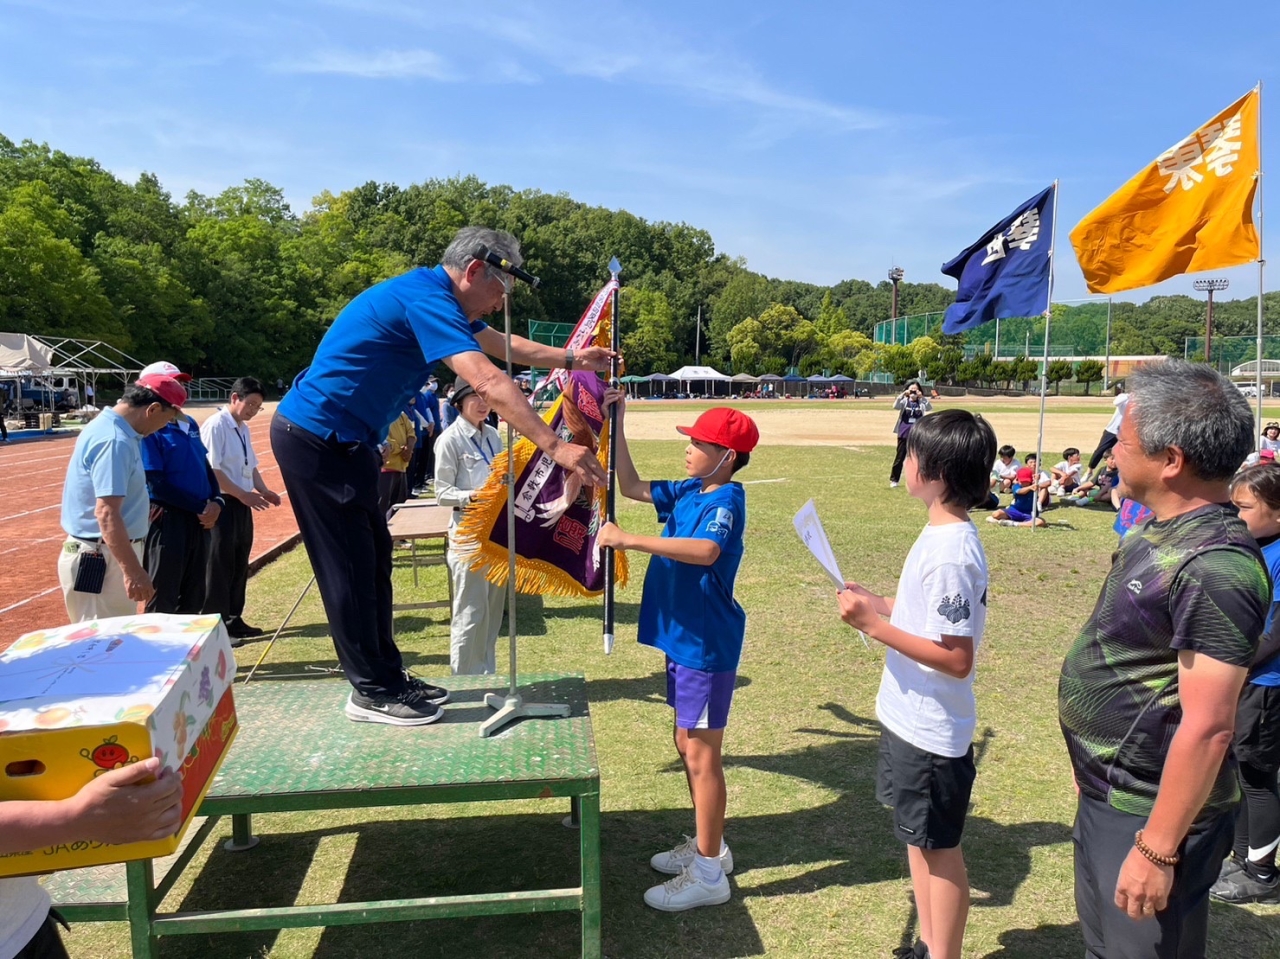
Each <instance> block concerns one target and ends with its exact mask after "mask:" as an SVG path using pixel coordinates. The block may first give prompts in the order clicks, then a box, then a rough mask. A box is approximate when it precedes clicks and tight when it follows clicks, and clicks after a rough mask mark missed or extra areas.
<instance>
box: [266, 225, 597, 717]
mask: <svg viewBox="0 0 1280 959" xmlns="http://www.w3.org/2000/svg"><path fill="white" fill-rule="evenodd" d="M481 246H485V247H488V248H489V249H490V250H491V251H493V252H494V253H496V254H498V255H499V256H501V257H503V258H505V259H506V260H508V261H510V262H511V263H514V264H517V265H518V264H519V263H520V262H521V257H520V247H519V244H518V243H517V242H516V239H515V237H513V236H511V234H509V233H503V232H499V231H497V230H489V229H485V228H483V227H464V228H463V229H461V230H459V231H458V233H457V235H456V236H455V237H454V239H453V242H451V243H450V244H449V246H448V248H447V249H446V250H445V251H444V256H443V257H442V258H441V264H440V265H439V266H437V267H436V268H434V269H427V268H425V267H423V268H419V269H416V270H411V271H410V272H408V273H405V274H403V275H401V276H397V277H394V278H392V279H390V280H386V281H384V282H382V283H379V284H378V285H377V286H373V287H371V288H369V289H367V290H365V291H364V292H363V293H361V294H360V295H359V296H357V297H356V298H355V299H354V300H352V301H351V302H350V303H349V304H347V306H346V308H345V309H343V311H342V312H341V313H340V314H338V317H337V319H335V320H334V321H333V325H332V326H330V327H329V331H328V332H327V333H326V334H325V336H324V339H323V340H321V342H320V346H319V348H318V349H317V350H316V355H315V358H314V359H313V360H312V363H311V366H310V367H309V368H308V369H305V370H303V371H302V372H301V373H299V374H298V376H297V378H296V379H295V380H294V383H293V389H291V390H289V392H288V393H287V394H285V397H284V399H283V400H282V401H281V403H280V406H279V408H278V410H277V412H276V416H275V419H274V420H273V421H272V423H271V448H272V450H273V452H274V453H275V457H276V462H277V463H279V465H280V474H281V476H282V477H283V479H284V485H285V489H287V490H288V492H289V501H290V503H292V505H293V511H294V515H295V516H296V517H297V520H298V529H299V530H300V531H301V533H302V541H303V543H304V544H306V547H307V554H308V556H309V557H310V559H311V565H312V568H313V569H314V570H315V574H316V583H317V585H318V586H319V588H320V596H321V599H322V600H323V601H324V608H325V613H326V615H327V616H328V619H329V629H330V631H331V632H332V634H333V643H334V647H335V648H336V650H337V654H338V662H339V663H341V665H342V669H343V672H344V673H345V674H346V676H347V679H348V680H349V681H350V683H351V685H352V687H353V688H352V692H351V698H350V700H349V701H348V702H347V706H346V714H347V716H348V718H350V719H352V720H354V721H357V722H379V723H389V724H391V725H397V726H421V725H425V724H427V723H432V722H435V721H436V720H438V719H439V718H440V717H441V715H442V713H441V710H440V704H441V703H444V702H446V701H447V700H448V698H449V694H448V692H447V691H446V690H444V689H441V688H440V687H438V686H431V685H430V684H428V683H424V682H423V681H422V680H420V679H418V678H416V677H413V676H410V675H409V674H408V673H407V672H406V671H405V669H404V666H403V664H402V662H401V658H400V650H399V649H398V648H397V647H396V644H395V640H394V639H393V638H392V632H391V606H392V599H391V536H390V534H389V533H388V532H387V523H386V517H385V516H384V515H383V514H382V513H381V512H380V511H379V510H378V472H379V469H380V462H379V456H378V443H379V441H380V440H381V438H382V436H383V435H384V434H385V433H386V431H387V427H388V426H390V424H391V422H392V421H393V420H394V419H396V417H398V416H399V415H400V410H401V408H402V407H403V406H404V404H405V401H406V400H407V399H408V398H409V396H410V395H411V394H413V393H414V392H416V391H417V390H418V389H419V388H420V387H421V386H422V384H423V383H425V382H427V377H428V376H429V375H430V374H431V372H432V370H433V369H434V368H435V366H436V365H437V364H438V363H441V362H443V363H444V364H445V365H446V366H448V367H449V368H450V369H451V370H453V372H454V373H456V374H457V375H458V376H460V377H462V378H464V379H465V380H467V382H469V383H470V384H472V386H474V387H475V389H476V391H477V392H478V393H479V394H480V395H481V396H483V397H484V398H485V399H486V400H487V401H488V402H489V405H490V406H492V407H493V408H494V409H496V410H497V411H498V412H499V413H500V414H501V415H502V416H504V417H505V418H506V419H507V421H508V422H509V423H510V424H511V425H512V426H513V427H514V428H515V429H516V431H517V432H519V433H520V434H521V435H522V436H525V437H527V438H528V439H530V440H531V441H532V442H533V443H535V444H536V445H537V446H538V447H539V448H540V449H542V450H543V451H545V452H546V453H547V454H548V455H549V456H550V457H551V458H552V459H553V460H555V462H557V463H558V464H560V465H561V466H562V467H564V468H565V469H568V470H572V471H574V472H575V473H577V474H578V475H579V476H580V477H581V478H582V480H583V481H584V483H586V484H598V483H603V482H604V481H605V475H604V470H602V469H601V468H600V464H599V463H598V462H597V461H596V459H595V456H594V454H592V453H591V451H590V450H588V449H587V448H586V447H583V446H576V445H574V444H571V443H567V442H565V441H564V440H562V439H560V437H558V436H557V435H556V434H555V433H554V432H553V431H552V430H551V428H550V427H549V426H547V424H546V423H544V422H543V421H542V419H541V418H540V417H539V416H538V415H537V414H536V413H535V412H534V411H533V409H532V408H531V407H530V406H529V404H528V402H526V401H525V399H524V396H523V395H522V394H521V392H520V388H519V387H518V386H516V384H515V383H514V382H512V381H511V379H510V378H508V377H507V376H506V374H504V373H503V372H502V371H501V370H499V369H498V368H497V367H496V366H494V365H493V363H491V362H490V361H489V360H488V359H486V358H485V356H484V354H485V353H488V354H489V355H491V356H503V355H505V349H506V340H505V338H504V336H503V335H502V334H501V333H499V332H497V331H496V330H492V329H490V328H489V327H488V326H486V325H485V324H484V323H482V322H480V318H481V317H483V316H487V315H489V314H490V313H493V312H494V311H496V310H498V309H500V308H501V307H502V302H503V298H504V296H506V294H507V293H509V292H510V289H511V287H510V283H511V278H510V277H509V276H507V274H505V273H503V272H501V271H499V270H498V269H496V268H495V267H492V266H490V265H488V264H486V263H485V262H483V261H482V260H478V259H476V255H477V253H478V252H479V248H480V247H481ZM511 353H512V358H513V359H514V360H515V361H516V362H517V363H522V364H526V365H529V366H539V367H542V368H544V369H546V368H567V369H574V368H577V369H590V370H598V371H603V370H606V369H608V366H609V361H610V357H611V356H612V355H613V354H612V353H611V351H609V350H605V349H601V348H599V347H591V348H589V349H585V350H580V351H578V352H577V355H575V353H574V351H573V350H562V349H556V348H553V347H550V346H543V345H541V344H538V343H534V342H532V341H530V340H526V339H524V338H523V337H519V336H513V337H512V344H511Z"/></svg>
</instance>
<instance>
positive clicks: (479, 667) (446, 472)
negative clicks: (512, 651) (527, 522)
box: [435, 380, 507, 676]
mask: <svg viewBox="0 0 1280 959" xmlns="http://www.w3.org/2000/svg"><path fill="white" fill-rule="evenodd" d="M449 403H450V405H451V406H452V407H453V408H454V409H455V410H457V413H458V417H457V419H455V420H454V421H453V423H452V424H450V425H449V426H448V428H446V429H445V431H444V432H443V433H441V434H440V437H439V439H437V440H436V446H435V454H436V483H435V491H436V502H437V503H439V504H440V505H441V506H451V507H453V519H452V521H451V522H450V524H449V550H448V552H447V553H446V555H445V560H446V562H447V563H448V566H449V575H450V577H451V578H452V579H453V621H452V623H451V624H450V627H449V665H450V667H452V670H453V675H455V676H466V675H476V674H479V673H493V672H496V665H495V651H496V647H497V643H498V630H499V629H500V628H501V626H502V609H503V606H504V604H505V602H506V596H507V589H506V587H505V586H495V585H494V584H493V583H490V582H489V581H488V580H487V579H485V577H484V574H483V573H476V572H473V571H472V570H471V569H469V568H468V567H469V564H470V562H471V556H470V555H468V554H467V553H464V552H459V551H458V549H457V545H456V543H455V540H454V531H455V529H456V528H457V525H458V522H459V520H461V518H462V511H463V510H464V509H466V507H467V506H469V505H470V503H471V500H472V498H473V497H474V496H475V494H476V491H477V490H479V489H480V487H482V486H484V484H485V481H486V480H487V479H488V478H489V470H490V467H491V466H492V464H493V459H494V457H495V456H497V455H498V454H499V453H501V452H502V439H501V437H499V436H498V431H497V430H495V429H494V428H493V427H492V426H490V425H488V424H487V423H486V422H485V417H486V416H488V415H489V404H488V403H486V402H485V400H484V398H483V397H482V396H480V394H479V393H477V392H476V391H475V390H474V389H473V388H472V387H471V385H470V384H469V383H467V382H466V381H465V380H458V381H457V383H456V384H455V385H454V391H453V395H452V396H451V397H450V398H449Z"/></svg>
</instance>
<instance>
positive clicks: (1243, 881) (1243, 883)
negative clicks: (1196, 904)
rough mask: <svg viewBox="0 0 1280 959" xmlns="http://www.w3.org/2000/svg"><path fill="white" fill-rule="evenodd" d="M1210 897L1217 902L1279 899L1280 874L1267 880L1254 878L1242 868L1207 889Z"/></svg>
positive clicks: (1271, 900) (1273, 900) (1274, 900)
mask: <svg viewBox="0 0 1280 959" xmlns="http://www.w3.org/2000/svg"><path fill="white" fill-rule="evenodd" d="M1209 895H1210V897H1212V898H1214V899H1216V900H1218V902H1230V903H1241V902H1276V901H1280V876H1273V877H1272V878H1271V880H1270V881H1269V882H1264V881H1263V880H1261V879H1258V878H1256V877H1255V876H1254V875H1253V874H1252V873H1250V872H1249V871H1248V870H1247V869H1242V870H1240V872H1237V873H1235V874H1233V875H1230V876H1228V877H1227V878H1226V879H1219V880H1218V881H1217V882H1215V883H1214V884H1213V887H1212V888H1211V889H1210V890H1209Z"/></svg>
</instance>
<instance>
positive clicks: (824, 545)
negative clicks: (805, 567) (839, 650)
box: [792, 500, 871, 649]
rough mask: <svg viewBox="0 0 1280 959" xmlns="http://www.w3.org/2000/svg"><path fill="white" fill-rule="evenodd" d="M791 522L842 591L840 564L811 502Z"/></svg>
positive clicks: (858, 632)
mask: <svg viewBox="0 0 1280 959" xmlns="http://www.w3.org/2000/svg"><path fill="white" fill-rule="evenodd" d="M792 522H793V523H795V527H796V532H797V533H798V534H799V535H800V539H801V540H802V541H803V542H804V545H805V546H807V547H809V552H810V553H812V554H813V558H814V559H816V560H817V561H818V564H819V565H820V566H821V567H822V569H823V571H824V572H825V573H826V574H827V575H828V576H829V577H831V581H832V582H833V583H835V584H836V592H840V591H841V590H843V589H844V575H843V574H842V573H841V572H840V564H839V563H838V562H836V554H835V551H834V550H833V549H832V548H831V541H830V540H829V539H827V531H826V530H825V529H823V528H822V520H820V519H819V518H818V508H817V507H816V506H814V505H813V500H809V502H807V503H805V504H804V505H803V506H801V507H800V511H799V512H798V513H796V515H795V518H794V519H793V520H792ZM855 632H856V633H857V634H858V637H859V638H860V639H861V640H862V645H863V646H866V647H867V649H870V648H871V644H870V643H868V642H867V637H866V636H865V635H864V634H863V632H862V630H860V629H859V630H855Z"/></svg>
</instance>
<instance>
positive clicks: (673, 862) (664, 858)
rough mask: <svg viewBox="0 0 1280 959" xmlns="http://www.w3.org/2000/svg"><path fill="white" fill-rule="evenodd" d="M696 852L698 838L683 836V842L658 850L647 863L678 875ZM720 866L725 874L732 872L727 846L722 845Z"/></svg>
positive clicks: (662, 871) (731, 856) (664, 871)
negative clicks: (670, 847) (661, 850)
mask: <svg viewBox="0 0 1280 959" xmlns="http://www.w3.org/2000/svg"><path fill="white" fill-rule="evenodd" d="M697 854H698V840H697V838H696V837H694V836H685V837H684V842H682V843H681V844H680V845H678V846H676V848H675V849H668V850H667V851H666V852H660V853H658V854H657V855H656V856H654V857H653V858H652V859H650V860H649V865H650V866H652V867H653V868H654V869H656V870H657V871H658V872H661V873H666V874H667V875H668V876H678V875H680V873H681V872H682V871H684V868H685V867H686V866H690V865H692V864H693V857H694V856H696V855H697ZM720 868H721V869H723V870H724V874H725V875H726V876H727V875H729V873H731V872H733V853H732V852H730V851H729V847H728V846H725V847H724V852H723V853H721V854H720Z"/></svg>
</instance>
